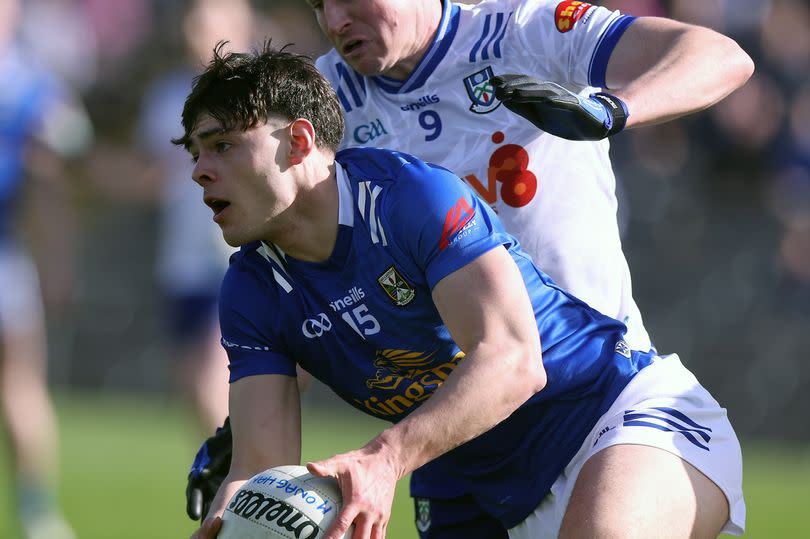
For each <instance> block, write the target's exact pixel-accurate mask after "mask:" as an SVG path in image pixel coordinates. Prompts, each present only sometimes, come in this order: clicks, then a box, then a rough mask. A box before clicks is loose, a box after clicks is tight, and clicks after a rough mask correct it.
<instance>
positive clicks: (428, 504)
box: [414, 497, 508, 539]
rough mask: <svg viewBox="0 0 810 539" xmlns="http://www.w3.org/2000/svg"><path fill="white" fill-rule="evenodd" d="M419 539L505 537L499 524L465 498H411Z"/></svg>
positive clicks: (492, 538) (487, 538)
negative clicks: (412, 499)
mask: <svg viewBox="0 0 810 539" xmlns="http://www.w3.org/2000/svg"><path fill="white" fill-rule="evenodd" d="M414 504H415V513H416V529H417V531H418V532H419V539H508V535H507V533H506V529H505V528H504V527H503V525H501V523H500V522H499V521H498V520H496V519H495V518H493V517H491V516H490V515H488V514H486V513H485V512H484V511H482V510H481V509H480V508H479V507H478V506H477V505H476V504H475V502H473V500H472V499H471V498H469V497H462V498H453V499H449V500H438V499H430V498H414Z"/></svg>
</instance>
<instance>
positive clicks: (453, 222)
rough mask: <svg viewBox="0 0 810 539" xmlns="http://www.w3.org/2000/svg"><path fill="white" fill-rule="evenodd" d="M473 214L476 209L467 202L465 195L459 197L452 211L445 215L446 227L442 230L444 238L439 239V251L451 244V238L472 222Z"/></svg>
mask: <svg viewBox="0 0 810 539" xmlns="http://www.w3.org/2000/svg"><path fill="white" fill-rule="evenodd" d="M473 215H475V211H473V209H472V208H471V207H470V205H469V204H467V201H466V200H464V197H461V198H460V199H458V201H457V202H456V203H455V204H454V205H453V207H452V208H450V211H448V212H447V215H445V216H444V229H443V230H442V239H441V240H439V251H443V250H444V249H445V248H446V247H447V246H448V245H450V239H451V238H452V237H453V236H454V235H456V234H458V233H459V232H461V229H462V228H464V225H466V224H467V223H469V222H470V219H472V218H473Z"/></svg>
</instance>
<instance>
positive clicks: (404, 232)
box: [387, 161, 510, 289]
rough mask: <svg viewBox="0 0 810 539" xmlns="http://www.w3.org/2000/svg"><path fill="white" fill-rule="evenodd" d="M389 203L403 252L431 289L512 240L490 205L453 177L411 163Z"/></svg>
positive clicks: (407, 165) (434, 169) (406, 166)
mask: <svg viewBox="0 0 810 539" xmlns="http://www.w3.org/2000/svg"><path fill="white" fill-rule="evenodd" d="M391 195H392V196H391V197H390V200H387V203H388V204H389V205H390V206H389V207H390V209H391V210H392V211H391V212H390V215H391V216H392V226H393V227H395V228H397V229H399V230H398V232H399V233H398V234H397V237H398V238H400V241H402V242H404V245H403V246H402V248H403V249H404V250H405V251H407V254H408V255H409V256H410V257H411V258H412V259H413V260H414V261H415V262H416V264H417V266H419V267H420V268H422V269H423V270H424V272H425V275H426V277H427V282H428V285H429V286H430V288H431V289H432V288H433V287H434V286H435V285H436V283H438V282H439V281H440V280H442V279H443V278H444V277H446V276H447V275H449V274H450V273H452V272H454V271H456V270H458V269H460V268H461V267H463V266H465V265H467V264H469V263H470V262H472V261H473V260H475V259H476V258H478V257H479V256H481V255H482V254H484V253H486V252H487V251H489V250H491V249H493V248H495V247H497V246H499V245H503V244H508V243H509V242H510V238H509V237H508V236H507V235H506V233H505V232H504V231H503V229H502V228H501V226H500V224H499V222H498V221H497V220H496V219H494V214H493V212H492V210H491V209H490V208H489V206H488V205H487V204H486V203H485V202H484V201H482V200H481V199H480V198H479V197H478V196H476V195H475V194H474V193H473V191H472V190H471V189H470V188H469V187H468V186H467V185H466V184H465V183H464V182H463V181H462V180H461V179H460V178H459V177H458V176H456V175H455V174H453V173H452V172H450V171H448V170H446V169H444V168H441V167H438V166H435V165H429V164H427V163H423V162H421V161H414V162H410V163H408V164H406V165H405V166H404V167H403V169H402V173H401V174H400V177H398V179H397V182H396V184H395V187H394V188H393V190H392V193H391Z"/></svg>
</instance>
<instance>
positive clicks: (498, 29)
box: [481, 13, 512, 60]
mask: <svg viewBox="0 0 810 539" xmlns="http://www.w3.org/2000/svg"><path fill="white" fill-rule="evenodd" d="M503 15H504V14H503V13H498V14H497V15H496V16H495V29H494V30H493V31H492V35H491V36H490V37H489V41H487V44H486V45H484V48H483V50H482V51H481V59H482V60H489V46H490V44H491V43H492V42H493V41H494V40H495V39H496V38H499V37H503V32H504V31H505V30H506V24H504V22H503ZM511 15H512V14H511V13H510V14H509V16H510V17H511ZM508 20H509V19H508V18H507V21H508ZM493 53H494V50H493ZM495 56H496V57H498V58H499V57H500V47H498V54H497V55H495Z"/></svg>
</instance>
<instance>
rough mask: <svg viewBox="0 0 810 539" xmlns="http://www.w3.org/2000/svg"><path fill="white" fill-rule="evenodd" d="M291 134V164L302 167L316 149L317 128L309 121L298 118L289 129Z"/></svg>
mask: <svg viewBox="0 0 810 539" xmlns="http://www.w3.org/2000/svg"><path fill="white" fill-rule="evenodd" d="M288 129H289V134H290V162H291V163H292V164H293V165H300V164H301V163H302V162H303V161H304V159H306V157H307V156H308V155H309V154H310V153H311V152H312V151H313V150H314V149H315V128H314V127H313V126H312V123H310V121H309V120H306V119H304V118H298V119H297V120H294V121H293V122H292V123H291V124H290V125H289V127H288Z"/></svg>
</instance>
